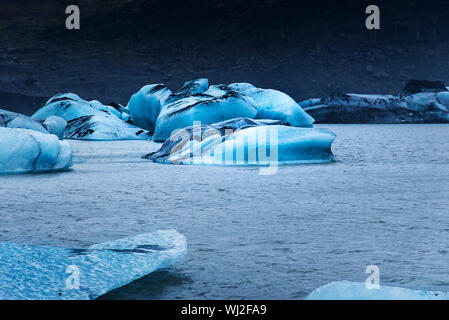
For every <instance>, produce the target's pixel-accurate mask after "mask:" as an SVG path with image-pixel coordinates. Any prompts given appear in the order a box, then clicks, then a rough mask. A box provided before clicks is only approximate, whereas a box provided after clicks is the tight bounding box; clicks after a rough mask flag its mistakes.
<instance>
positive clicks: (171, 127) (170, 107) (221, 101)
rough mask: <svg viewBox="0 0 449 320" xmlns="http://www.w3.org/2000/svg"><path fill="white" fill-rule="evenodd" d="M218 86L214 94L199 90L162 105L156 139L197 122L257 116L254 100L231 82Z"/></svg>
mask: <svg viewBox="0 0 449 320" xmlns="http://www.w3.org/2000/svg"><path fill="white" fill-rule="evenodd" d="M219 90H220V91H217V90H215V89H214V92H213V95H209V94H207V92H205V93H198V94H196V95H193V96H190V97H187V98H182V99H179V100H176V101H174V102H172V103H169V104H166V105H165V106H164V107H162V110H161V112H160V114H159V117H158V119H157V121H156V129H155V131H154V135H153V140H155V141H165V140H166V139H168V138H169V137H170V135H171V134H172V132H174V131H175V130H177V129H182V128H185V127H189V126H192V125H194V122H196V121H198V122H201V124H212V123H216V122H220V121H224V120H229V119H233V118H237V117H246V118H254V117H255V116H256V113H257V110H256V107H255V105H254V101H253V100H252V99H250V98H248V97H246V96H245V95H242V94H240V93H238V92H236V91H234V90H231V89H230V88H229V87H227V86H220V88H219Z"/></svg>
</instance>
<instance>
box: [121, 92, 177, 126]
mask: <svg viewBox="0 0 449 320" xmlns="http://www.w3.org/2000/svg"><path fill="white" fill-rule="evenodd" d="M171 93H172V92H171V91H170V89H168V88H167V87H166V86H164V85H163V84H150V85H146V86H144V87H142V89H140V90H139V91H138V92H137V93H135V94H133V95H132V96H131V99H130V100H129V102H128V109H129V111H130V114H131V121H132V123H133V124H134V125H136V126H138V127H140V128H143V129H146V130H148V131H149V132H151V133H152V132H154V125H155V124H156V120H157V117H158V115H159V113H160V112H161V108H162V106H163V105H164V104H165V101H166V100H167V98H168V97H169V96H170V95H171Z"/></svg>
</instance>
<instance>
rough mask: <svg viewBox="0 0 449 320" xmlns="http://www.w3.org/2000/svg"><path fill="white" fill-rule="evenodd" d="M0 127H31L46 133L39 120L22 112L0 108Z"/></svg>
mask: <svg viewBox="0 0 449 320" xmlns="http://www.w3.org/2000/svg"><path fill="white" fill-rule="evenodd" d="M0 127H7V128H22V129H31V130H35V131H39V132H43V133H47V130H46V129H45V128H44V127H43V126H42V125H41V124H40V123H39V122H37V121H34V120H32V119H31V118H29V117H27V116H25V115H23V114H20V113H15V112H11V111H7V110H2V109H0Z"/></svg>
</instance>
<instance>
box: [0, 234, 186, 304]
mask: <svg viewBox="0 0 449 320" xmlns="http://www.w3.org/2000/svg"><path fill="white" fill-rule="evenodd" d="M186 250H187V242H186V239H185V237H184V236H183V235H181V234H179V233H178V232H176V231H175V230H160V231H156V232H153V233H147V234H141V235H138V236H135V237H129V238H124V239H119V240H115V241H110V242H105V243H101V244H97V245H93V246H91V247H89V248H87V249H66V248H58V247H48V246H35V245H22V244H14V243H0V253H1V256H2V259H3V262H2V263H1V264H0V299H2V300H12V299H13V300H28V299H32V300H38V299H45V300H88V299H95V298H97V297H99V296H101V295H103V294H105V293H107V292H108V291H111V290H113V289H116V288H118V287H121V286H123V285H126V284H128V283H129V282H131V281H133V280H136V279H139V278H141V277H143V276H145V275H147V274H149V273H151V272H153V271H155V270H158V269H162V268H167V267H169V266H170V265H172V264H173V263H175V262H176V261H177V260H179V259H180V258H181V257H182V256H183V255H184V254H185V252H186Z"/></svg>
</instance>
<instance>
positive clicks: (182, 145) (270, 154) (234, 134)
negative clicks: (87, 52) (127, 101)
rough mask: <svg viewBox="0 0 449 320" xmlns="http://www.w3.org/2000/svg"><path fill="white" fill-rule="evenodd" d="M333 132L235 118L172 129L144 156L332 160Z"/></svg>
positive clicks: (247, 161) (227, 161) (237, 161)
mask: <svg viewBox="0 0 449 320" xmlns="http://www.w3.org/2000/svg"><path fill="white" fill-rule="evenodd" d="M334 139H335V134H334V133H332V132H331V131H330V130H327V129H317V128H301V127H291V126H287V125H285V123H283V122H282V121H279V120H252V119H248V118H236V119H232V120H228V121H223V122H219V123H214V124H211V125H202V126H199V125H198V126H191V127H188V128H185V129H183V130H179V131H177V132H176V133H174V134H173V135H172V136H171V137H170V138H169V139H167V140H166V141H165V142H164V144H163V145H162V146H161V148H160V149H159V150H158V151H156V152H154V153H151V154H149V155H147V156H145V157H146V158H147V159H150V160H153V161H155V162H159V163H166V164H201V165H271V164H273V163H276V164H300V163H323V162H331V161H333V160H334V154H333V153H332V151H331V145H332V142H333V141H334Z"/></svg>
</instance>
